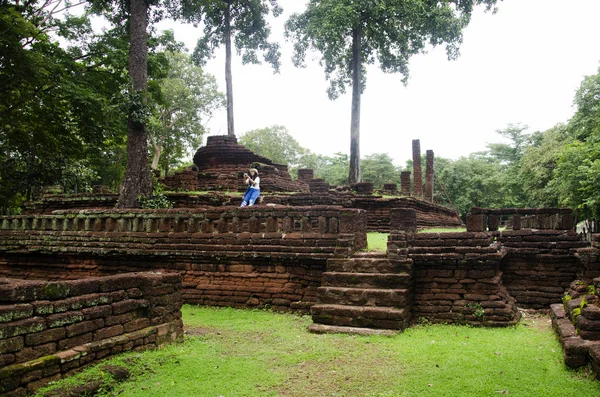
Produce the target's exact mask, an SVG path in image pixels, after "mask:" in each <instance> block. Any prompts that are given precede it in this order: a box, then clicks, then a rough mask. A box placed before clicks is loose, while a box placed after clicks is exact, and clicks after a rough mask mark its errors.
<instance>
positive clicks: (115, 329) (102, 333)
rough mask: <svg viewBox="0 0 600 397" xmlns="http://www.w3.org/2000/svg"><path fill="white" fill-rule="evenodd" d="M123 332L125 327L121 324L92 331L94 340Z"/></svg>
mask: <svg viewBox="0 0 600 397" xmlns="http://www.w3.org/2000/svg"><path fill="white" fill-rule="evenodd" d="M123 332H125V329H124V328H123V326H122V325H121V324H118V325H113V326H112V327H108V328H102V329H100V330H98V331H96V332H95V333H94V341H99V340H103V339H108V338H112V337H113V336H117V335H121V334H122V333H123Z"/></svg>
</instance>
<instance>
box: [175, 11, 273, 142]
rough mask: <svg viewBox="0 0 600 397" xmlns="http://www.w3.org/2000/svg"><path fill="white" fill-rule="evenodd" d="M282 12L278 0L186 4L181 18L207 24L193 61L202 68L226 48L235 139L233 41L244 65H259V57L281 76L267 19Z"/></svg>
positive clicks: (229, 116) (230, 127)
mask: <svg viewBox="0 0 600 397" xmlns="http://www.w3.org/2000/svg"><path fill="white" fill-rule="evenodd" d="M281 12H282V9H281V7H279V5H278V4H277V0H269V1H267V0H222V1H215V0H183V1H182V7H181V12H180V13H181V15H180V17H181V18H183V19H185V20H187V21H190V22H192V23H194V24H195V25H197V24H199V23H200V22H202V23H203V24H204V36H202V37H201V38H200V39H199V40H198V43H197V45H196V49H195V50H194V54H193V58H194V60H195V61H196V62H197V63H198V64H199V65H201V66H203V65H204V64H205V63H206V61H207V60H208V59H209V58H211V57H212V56H213V54H214V52H215V50H216V49H217V48H218V47H220V46H221V45H223V44H224V45H225V82H226V92H227V134H228V135H230V136H235V129H234V122H233V82H232V76H231V41H232V38H233V42H234V45H235V47H236V49H237V53H238V54H241V55H242V62H243V63H244V64H248V63H253V64H259V63H260V61H259V60H258V56H257V53H258V52H259V51H260V52H262V53H263V58H264V60H265V61H266V62H268V63H270V64H271V65H272V66H273V69H274V71H275V72H279V58H280V55H281V53H280V51H279V44H277V43H271V42H269V41H268V39H269V35H270V34H271V28H270V26H269V24H268V23H267V21H266V17H267V16H268V15H269V14H270V13H272V14H273V15H274V16H279V15H280V14H281Z"/></svg>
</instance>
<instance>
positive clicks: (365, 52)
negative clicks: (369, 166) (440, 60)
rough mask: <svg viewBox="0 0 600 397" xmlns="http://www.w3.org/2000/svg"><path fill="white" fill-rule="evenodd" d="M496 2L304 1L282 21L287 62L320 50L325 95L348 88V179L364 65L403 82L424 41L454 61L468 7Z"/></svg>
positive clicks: (355, 158) (355, 154)
mask: <svg viewBox="0 0 600 397" xmlns="http://www.w3.org/2000/svg"><path fill="white" fill-rule="evenodd" d="M497 1H498V0H470V1H464V0H444V1H421V0H409V1H399V0H375V1H374V0H309V2H308V6H307V9H306V11H305V12H303V13H302V14H294V15H292V16H291V17H290V19H289V20H288V21H287V22H286V26H285V35H286V37H287V38H291V39H293V40H294V41H295V44H294V56H293V62H294V64H295V65H296V66H304V60H305V58H306V55H307V52H308V51H309V50H310V49H314V50H316V51H318V52H320V53H321V54H322V58H321V63H322V64H324V67H325V76H326V78H327V79H328V80H330V87H329V89H328V94H329V98H330V99H335V98H337V97H338V96H339V95H340V94H343V93H345V91H346V86H347V85H351V86H352V106H351V119H350V166H349V174H348V182H349V183H356V182H360V180H361V174H360V101H361V93H362V92H363V91H364V89H365V87H366V73H365V70H364V64H365V63H366V64H374V63H375V62H376V61H377V62H378V63H379V66H380V68H381V70H382V71H384V72H386V73H401V74H402V75H403V76H404V77H403V82H404V83H406V81H407V79H408V75H409V69H408V62H409V60H410V57H411V56H412V55H415V54H418V53H421V52H424V51H425V49H426V46H427V44H429V45H432V46H436V45H440V44H443V43H446V52H447V55H448V58H449V59H455V58H456V57H457V56H458V54H459V51H458V47H459V45H460V43H461V42H462V29H463V28H464V27H466V26H467V24H468V23H469V20H470V18H471V14H472V12H473V7H474V6H475V5H479V4H485V5H486V6H487V9H488V10H489V9H491V8H492V7H493V6H494V5H495V4H496V3H497Z"/></svg>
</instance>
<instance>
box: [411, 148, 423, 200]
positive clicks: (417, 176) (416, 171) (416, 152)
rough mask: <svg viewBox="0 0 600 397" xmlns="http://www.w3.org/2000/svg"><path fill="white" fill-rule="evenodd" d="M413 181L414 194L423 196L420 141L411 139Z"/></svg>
mask: <svg viewBox="0 0 600 397" xmlns="http://www.w3.org/2000/svg"><path fill="white" fill-rule="evenodd" d="M412 150H413V181H414V182H415V190H414V192H415V196H416V197H423V174H422V172H423V171H421V141H419V140H418V139H413V141H412Z"/></svg>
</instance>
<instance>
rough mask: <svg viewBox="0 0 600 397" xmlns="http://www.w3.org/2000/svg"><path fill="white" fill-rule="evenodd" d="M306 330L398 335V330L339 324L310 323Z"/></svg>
mask: <svg viewBox="0 0 600 397" xmlns="http://www.w3.org/2000/svg"><path fill="white" fill-rule="evenodd" d="M308 331H309V332H310V333H313V334H350V335H364V336H371V335H383V336H394V335H398V331H396V330H389V329H373V328H360V327H343V326H339V325H325V324H311V325H309V326H308Z"/></svg>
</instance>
